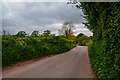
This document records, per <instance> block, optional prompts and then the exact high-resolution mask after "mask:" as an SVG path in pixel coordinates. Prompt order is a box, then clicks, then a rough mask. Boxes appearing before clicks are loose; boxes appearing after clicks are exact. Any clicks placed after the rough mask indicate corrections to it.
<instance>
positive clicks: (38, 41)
mask: <svg viewBox="0 0 120 80" xmlns="http://www.w3.org/2000/svg"><path fill="white" fill-rule="evenodd" d="M74 46H76V45H74V44H72V42H71V41H68V40H66V39H64V38H62V37H25V38H23V37H12V36H11V37H9V36H4V38H3V39H2V51H3V53H2V66H3V67H4V66H9V65H12V64H14V63H16V62H19V61H24V60H29V59H33V58H38V57H43V56H48V55H52V54H58V53H62V52H65V51H67V50H70V49H71V48H73V47H74Z"/></svg>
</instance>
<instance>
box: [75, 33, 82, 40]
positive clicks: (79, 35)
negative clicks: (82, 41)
mask: <svg viewBox="0 0 120 80" xmlns="http://www.w3.org/2000/svg"><path fill="white" fill-rule="evenodd" d="M82 35H84V34H83V33H79V34H78V35H77V37H76V38H77V39H78V38H79V37H81V36H82Z"/></svg>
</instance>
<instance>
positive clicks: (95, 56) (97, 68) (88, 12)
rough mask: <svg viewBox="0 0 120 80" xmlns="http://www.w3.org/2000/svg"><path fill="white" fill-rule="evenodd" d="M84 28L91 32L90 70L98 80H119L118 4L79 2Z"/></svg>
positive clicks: (119, 7)
mask: <svg viewBox="0 0 120 80" xmlns="http://www.w3.org/2000/svg"><path fill="white" fill-rule="evenodd" d="M80 6H81V7H82V10H83V12H84V15H85V16H84V18H85V19H86V20H87V22H86V23H84V24H85V25H86V27H87V28H88V29H89V30H91V31H92V32H93V37H92V42H91V43H89V45H88V49H89V56H90V60H91V63H92V68H93V71H94V73H95V74H96V76H97V78H98V79H99V80H107V79H114V80H120V3H119V2H104V3H99V2H96V3H93V2H90V3H88V2H81V5H77V7H78V8H80Z"/></svg>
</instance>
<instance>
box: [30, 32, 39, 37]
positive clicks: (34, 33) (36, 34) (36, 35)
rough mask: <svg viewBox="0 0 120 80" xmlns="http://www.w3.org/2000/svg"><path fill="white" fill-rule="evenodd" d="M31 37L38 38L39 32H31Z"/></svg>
mask: <svg viewBox="0 0 120 80" xmlns="http://www.w3.org/2000/svg"><path fill="white" fill-rule="evenodd" d="M31 36H32V37H38V36H39V31H33V32H32V34H31Z"/></svg>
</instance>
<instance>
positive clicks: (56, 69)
mask: <svg viewBox="0 0 120 80" xmlns="http://www.w3.org/2000/svg"><path fill="white" fill-rule="evenodd" d="M2 77H3V78H95V76H94V74H93V73H92V69H91V64H90V61H89V58H88V51H87V47H86V46H77V47H75V48H73V49H72V50H70V51H68V52H65V53H62V54H58V55H56V56H52V57H48V58H45V59H42V60H38V61H36V62H33V63H30V64H27V65H24V66H21V67H19V68H17V69H13V70H9V71H7V72H6V73H3V75H2Z"/></svg>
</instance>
